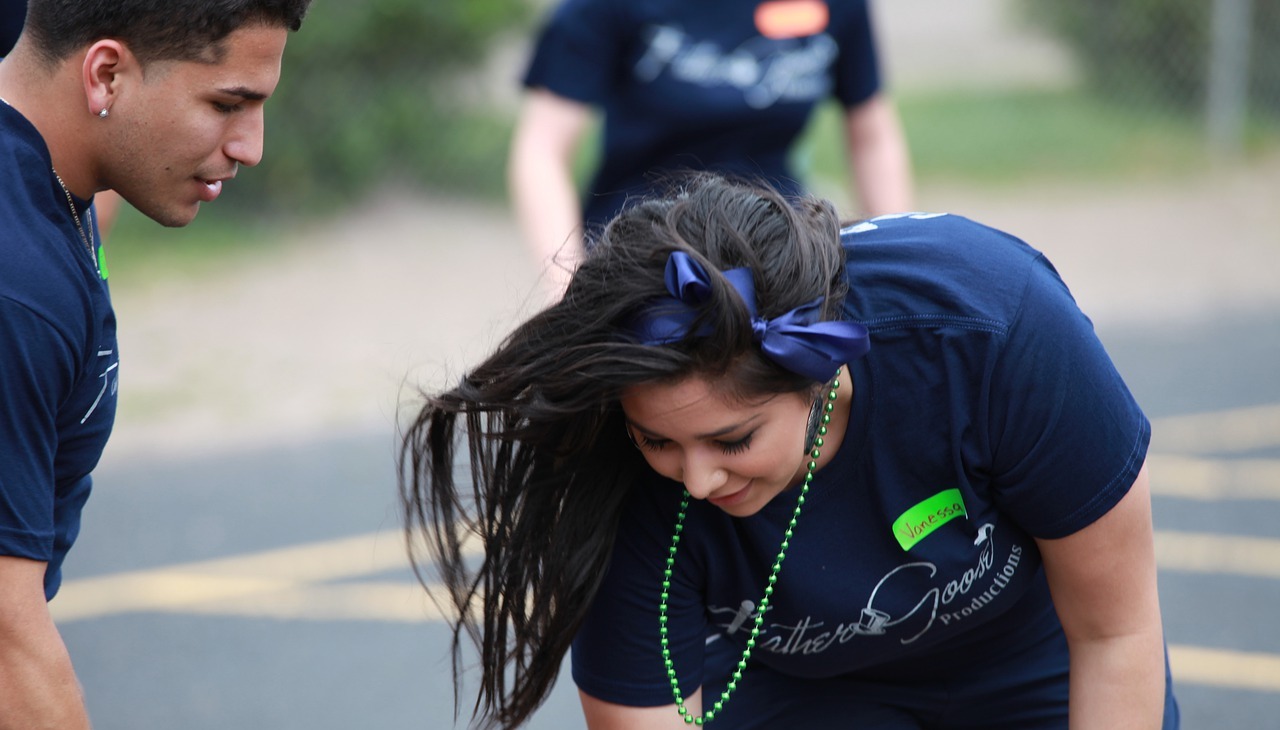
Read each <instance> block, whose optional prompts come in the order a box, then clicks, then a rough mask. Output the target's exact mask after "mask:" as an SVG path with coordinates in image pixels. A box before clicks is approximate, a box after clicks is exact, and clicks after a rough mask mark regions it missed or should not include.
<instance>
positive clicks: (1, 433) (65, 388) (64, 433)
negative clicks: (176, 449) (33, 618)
mask: <svg viewBox="0 0 1280 730" xmlns="http://www.w3.org/2000/svg"><path fill="white" fill-rule="evenodd" d="M51 170H52V164H51V161H50V158H49V150H48V148H47V147H46V146H45V143H44V140H43V139H42V138H41V136H40V134H39V132H37V131H36V129H35V127H33V126H31V124H30V122H28V121H27V120H26V119H25V118H24V117H23V116H22V115H21V114H19V113H18V112H17V111H16V110H14V109H13V108H12V107H10V106H9V105H8V104H4V103H0V262H3V263H2V264H0V403H3V407H2V408H0V554H3V555H11V556H17V557H23V558H30V559H32V560H39V561H44V562H47V563H48V564H49V565H48V568H47V570H46V572H45V584H44V585H45V596H46V597H47V598H52V597H53V595H54V593H56V592H57V590H58V586H59V584H60V582H61V566H62V560H63V557H64V556H65V555H66V553H67V550H68V549H70V547H71V543H72V542H74V541H75V539H76V536H77V534H78V533H79V529H80V512H81V509H82V508H83V507H84V503H85V500H86V499H88V497H89V490H90V486H91V484H92V479H91V477H90V476H89V475H90V472H92V471H93V468H94V467H95V466H96V465H97V463H98V459H99V457H100V456H101V454H102V449H103V447H104V446H105V445H106V442H107V437H108V436H109V435H110V433H111V426H112V423H113V421H114V420H115V412H116V387H117V376H118V365H119V355H118V352H117V347H116V320H115V313H114V312H113V311H112V308H111V296H110V292H109V291H108V289H107V282H106V281H105V280H104V279H103V278H102V277H101V276H100V275H99V274H98V271H97V269H96V268H95V265H94V259H93V257H92V256H91V255H90V253H89V250H88V248H87V247H86V246H85V243H84V241H83V240H82V239H81V238H80V234H79V232H78V231H77V230H76V225H75V222H74V220H73V218H72V217H71V210H70V208H69V207H68V203H67V199H66V196H65V194H64V193H63V191H62V188H61V187H59V186H58V183H57V181H56V180H55V179H54V177H53V173H52V172H51ZM76 207H77V215H79V216H80V220H81V222H82V223H84V225H85V226H86V227H91V225H92V224H90V222H89V216H88V215H87V214H88V211H89V203H88V202H87V201H83V200H77V201H76ZM95 235H96V233H95Z"/></svg>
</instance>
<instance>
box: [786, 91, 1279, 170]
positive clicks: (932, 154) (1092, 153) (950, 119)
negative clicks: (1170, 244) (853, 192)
mask: <svg viewBox="0 0 1280 730" xmlns="http://www.w3.org/2000/svg"><path fill="white" fill-rule="evenodd" d="M897 102H898V106H899V110H900V113H901V115H902V119H903V126H904V127H905V128H906V133H907V137H908V141H909V144H910V146H911V156H912V163H913V166H914V171H915V175H916V177H917V179H919V180H920V181H922V182H964V183H966V184H991V185H1007V184H1013V183H1024V182H1027V181H1028V180H1029V179H1030V180H1046V181H1048V180H1052V181H1068V182H1070V181H1081V182H1088V181H1097V180H1107V179H1130V178H1153V177H1168V176H1173V175H1188V174H1192V173H1194V172H1195V171H1197V170H1198V169H1200V168H1201V167H1202V166H1203V165H1205V164H1206V163H1207V162H1208V160H1209V156H1208V153H1207V151H1206V149H1205V141H1204V131H1203V128H1202V126H1201V125H1200V123H1199V121H1198V120H1196V119H1188V118H1182V117H1176V116H1174V115H1171V114H1169V113H1167V112H1162V111H1160V110H1155V109H1129V108H1123V107H1119V106H1116V105H1113V104H1108V103H1106V102H1104V101H1100V100H1097V99H1095V98H1092V97H1090V96H1088V95H1087V94H1086V93H1085V92H1083V91H1075V90H1065V91H1060V90H1046V91H1038V90H1009V91H963V92H960V91H957V92H948V93H936V94H927V95H925V94H920V95H910V94H907V95H903V96H901V97H899V98H898V99H897ZM839 117H840V115H839V111H838V110H837V109H836V108H835V107H834V106H829V107H825V108H823V109H822V110H821V111H820V113H819V114H818V116H817V118H816V119H815V121H814V123H813V125H812V126H811V128H810V129H809V130H807V132H806V140H805V146H804V147H802V149H803V150H804V155H803V158H802V159H803V160H807V161H808V162H809V163H810V164H808V166H807V170H808V173H809V174H811V175H814V176H817V177H819V178H823V179H837V180H842V179H844V176H845V170H844V162H843V153H842V149H843V142H842V139H841V135H840V126H839V125H840V118H839ZM1246 143H1247V147H1248V151H1250V152H1257V151H1263V150H1266V149H1271V150H1275V149H1277V148H1280V128H1278V127H1277V126H1276V125H1275V124H1274V123H1272V124H1271V125H1270V126H1267V125H1264V124H1262V123H1255V124H1253V125H1252V126H1251V127H1250V130H1249V134H1248V135H1247V141H1246ZM802 164H803V163H802Z"/></svg>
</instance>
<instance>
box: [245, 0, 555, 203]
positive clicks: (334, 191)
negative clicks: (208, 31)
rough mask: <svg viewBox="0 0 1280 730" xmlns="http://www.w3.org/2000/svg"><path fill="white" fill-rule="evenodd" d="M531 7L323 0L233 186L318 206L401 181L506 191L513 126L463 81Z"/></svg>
mask: <svg viewBox="0 0 1280 730" xmlns="http://www.w3.org/2000/svg"><path fill="white" fill-rule="evenodd" d="M529 16H530V12H529V8H528V7H527V5H526V3H525V0H338V1H336V2H335V1H333V0H328V1H326V0H319V1H318V2H316V3H315V4H313V5H312V7H311V11H310V12H309V13H308V16H307V19H306V22H305V24H304V27H303V30H302V32H300V33H298V34H297V35H295V36H292V37H290V39H289V43H288V46H287V47H286V50H285V60H284V68H285V71H284V74H283V76H282V78H281V81H280V86H279V88H278V89H277V90H276V94H275V96H274V97H273V98H272V100H271V101H270V102H269V103H268V104H267V145H266V154H265V156H264V158H263V162H262V164H261V166H260V168H259V169H257V170H255V171H254V172H253V174H249V175H244V176H243V177H241V178H240V179H238V180H237V181H236V184H235V185H234V186H228V188H227V192H228V194H229V195H231V196H232V197H233V199H234V200H236V202H237V203H240V204H243V205H248V206H250V207H258V208H263V207H266V206H270V207H271V208H273V209H277V210H279V209H290V208H292V209H296V210H314V209H316V208H317V207H320V206H331V205H334V204H340V203H342V202H346V201H350V200H351V199H353V198H356V197H359V196H360V195H362V194H365V193H367V192H370V191H371V190H375V189H377V188H378V187H379V186H380V185H385V184H388V183H390V184H395V183H397V182H403V183H408V184H418V185H421V186H424V187H431V186H448V188H449V189H450V190H455V191H460V192H477V191H485V192H490V191H494V190H500V189H501V185H502V160H503V158H504V156H505V149H506V143H507V136H508V134H509V126H508V124H507V123H505V122H504V120H502V119H500V118H498V116H499V115H496V114H495V113H494V112H493V111H492V110H488V109H483V108H477V105H476V104H474V103H465V102H464V100H462V99H460V98H459V97H460V96H461V94H460V93H459V92H460V91H464V89H461V88H460V85H459V84H458V83H457V80H458V79H459V78H462V77H465V75H466V74H467V73H468V72H469V71H474V69H476V67H477V66H479V65H480V64H481V63H482V61H483V60H484V59H485V58H486V57H487V54H488V51H489V47H490V44H491V42H492V41H493V40H494V39H495V37H497V36H498V35H499V34H500V33H502V32H503V31H505V30H508V29H511V28H515V27H519V26H520V24H521V23H523V22H524V21H525V20H526V19H527V18H528V17H529ZM513 83H514V82H513Z"/></svg>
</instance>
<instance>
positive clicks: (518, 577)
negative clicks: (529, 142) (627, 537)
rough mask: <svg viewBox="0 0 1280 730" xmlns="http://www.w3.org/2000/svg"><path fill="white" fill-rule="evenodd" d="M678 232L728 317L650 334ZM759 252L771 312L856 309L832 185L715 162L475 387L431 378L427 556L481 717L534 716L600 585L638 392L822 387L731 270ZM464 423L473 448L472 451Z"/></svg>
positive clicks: (630, 480) (414, 521)
mask: <svg viewBox="0 0 1280 730" xmlns="http://www.w3.org/2000/svg"><path fill="white" fill-rule="evenodd" d="M677 250H682V251H685V252H687V253H689V254H690V255H691V256H693V257H694V258H696V259H697V260H699V261H700V262H701V263H702V264H703V265H704V266H705V267H706V268H707V270H708V271H710V272H712V278H713V285H712V288H713V294H712V298H711V300H710V301H709V302H708V303H707V304H706V305H705V306H704V307H703V308H702V311H701V312H700V313H699V315H698V316H699V320H700V322H698V323H695V325H694V326H691V327H690V331H697V332H709V333H710V334H706V335H700V336H698V337H689V338H686V339H685V340H683V341H681V342H678V343H674V344H669V345H661V346H653V345H644V344H639V343H636V342H634V340H633V338H632V337H631V331H630V328H629V326H628V325H629V323H630V322H631V321H632V320H633V318H634V317H635V316H636V314H637V313H638V312H640V311H642V310H644V308H645V307H647V306H650V305H652V303H653V302H654V301H655V300H657V299H659V298H661V297H664V296H667V292H666V289H665V286H664V283H663V281H664V280H663V272H664V268H665V266H666V262H667V259H668V258H669V257H670V255H671V253H672V252H673V251H677ZM741 266H746V267H749V268H750V269H751V271H752V273H753V276H754V279H755V290H756V300H757V308H758V310H759V311H758V314H759V315H760V316H763V317H767V318H772V317H776V316H778V315H779V314H781V313H783V312H786V311H788V310H790V309H793V308H795V307H798V306H801V305H803V304H805V303H808V302H810V301H813V300H814V299H815V298H817V297H819V296H822V297H825V298H826V299H825V301H826V305H825V309H824V318H825V319H832V318H835V317H837V316H839V310H840V305H841V302H842V301H843V298H844V294H845V291H846V289H845V287H846V283H845V277H844V256H843V253H842V251H841V248H840V246H839V222H838V219H837V217H836V214H835V211H834V210H833V208H832V207H831V205H830V204H829V203H827V202H825V201H820V200H816V199H808V198H806V199H800V200H792V201H789V200H786V199H784V198H782V197H781V196H779V195H777V194H775V193H773V192H770V191H765V190H761V189H758V188H755V187H752V186H749V185H744V184H739V183H734V182H729V181H726V180H724V179H722V178H719V177H715V176H711V175H700V176H696V177H693V178H690V179H688V180H686V181H685V182H684V183H683V184H682V187H681V188H680V189H679V190H678V191H677V192H676V193H674V194H673V195H672V196H671V197H670V198H665V199H660V200H654V201H649V202H644V203H640V204H638V205H636V206H635V207H633V208H631V209H629V210H627V211H626V212H624V213H622V214H621V215H619V216H618V217H617V218H616V219H615V220H614V221H613V222H612V223H611V224H610V225H609V226H608V228H607V229H606V230H605V232H604V234H603V236H602V238H601V240H600V241H599V242H598V244H597V245H596V246H595V247H594V248H593V249H592V251H591V253H590V254H589V255H588V256H587V258H586V260H585V261H584V262H583V263H582V265H581V266H580V267H579V269H578V270H577V271H576V272H575V274H574V276H573V280H572V282H571V283H570V285H569V288H568V290H567V291H566V293H565V296H564V297H563V299H562V300H561V301H560V302H559V303H557V304H555V305H553V306H551V307H550V308H548V309H546V310H544V311H542V312H541V313H539V314H537V315H535V316H534V317H533V318H532V319H530V320H528V321H527V322H525V323H524V324H523V325H521V326H520V327H518V328H517V329H516V330H515V331H514V332H512V333H511V335H510V336H508V337H507V339H506V340H505V341H504V342H503V343H502V344H501V345H500V346H499V347H498V349H497V351H496V352H494V354H493V355H491V356H490V357H489V358H488V359H487V360H485V361H484V362H483V363H482V364H481V365H480V366H478V367H477V368H475V370H474V371H472V372H471V373H470V374H468V375H466V376H465V377H464V378H463V379H462V382H461V383H459V384H458V385H457V387H455V388H453V389H452V390H449V391H447V392H444V393H440V394H438V395H433V396H425V398H424V400H425V402H424V403H423V405H422V406H421V409H420V410H419V411H418V413H417V416H416V418H414V419H413V420H412V422H411V423H409V424H408V425H407V427H406V430H405V432H404V434H403V444H402V446H401V452H400V494H401V499H402V500H403V505H404V509H405V513H406V531H407V536H408V540H409V549H410V558H411V560H412V561H413V565H414V570H415V572H416V573H417V575H418V578H419V580H420V581H421V582H422V583H423V585H424V586H426V587H427V589H428V591H429V592H431V591H432V587H431V585H430V582H429V580H428V577H427V574H428V572H429V568H430V567H431V566H434V569H435V571H436V572H438V574H439V578H440V580H441V582H442V583H443V587H444V589H445V590H446V591H447V598H446V597H445V596H443V595H436V594H434V593H433V596H432V597H433V598H434V599H435V600H436V601H437V602H438V603H440V604H441V605H442V608H445V609H446V611H447V612H448V613H450V614H451V615H452V616H453V618H452V622H453V642H452V647H453V648H452V654H453V676H454V699H455V708H456V703H457V698H458V693H459V688H460V683H461V674H462V672H463V669H464V667H463V663H462V646H461V644H462V641H461V639H462V635H463V634H464V633H465V634H466V635H467V637H468V638H469V639H470V640H471V642H472V643H473V644H474V645H475V646H476V648H477V650H478V651H479V655H480V656H479V658H480V663H481V685H480V690H479V694H478V697H477V699H476V704H475V706H474V707H473V717H472V719H473V721H474V722H475V723H476V724H477V725H479V726H481V727H486V728H489V727H515V726H518V725H520V724H521V723H523V722H524V721H525V720H527V719H528V718H529V716H530V715H531V714H532V713H533V711H534V710H535V709H537V707H538V706H539V705H540V704H542V702H543V701H544V700H545V699H546V697H547V694H548V693H549V692H550V690H551V688H552V686H553V685H554V683H555V680H556V676H557V674H558V673H559V669H560V664H561V660H562V659H563V658H564V655H565V653H566V652H567V651H568V649H569V646H570V643H571V642H572V640H573V636H574V634H575V633H576V632H577V630H578V627H579V626H580V624H581V623H582V621H583V618H584V616H585V615H586V612H587V610H588V608H589V607H590V605H591V602H592V599H593V598H594V596H595V594H596V591H597V590H598V589H599V587H600V583H601V580H602V579H603V577H604V574H605V571H606V570H607V567H608V563H609V557H610V552H611V550H612V548H613V541H614V536H615V534H616V532H617V526H618V520H619V516H620V511H621V507H622V504H623V502H624V500H625V498H626V496H627V493H628V492H629V491H630V489H631V487H632V485H633V484H634V483H635V482H636V481H637V479H638V478H639V477H640V476H641V475H643V474H645V473H646V472H647V470H648V466H647V465H646V464H645V462H644V458H643V456H642V455H641V454H640V453H639V452H638V451H637V450H636V449H635V448H634V447H633V446H632V445H631V444H630V442H629V441H628V440H627V438H626V435H625V430H624V426H623V419H622V414H621V411H620V409H619V407H618V399H619V396H620V394H621V393H622V392H623V391H625V390H626V389H628V388H630V387H632V386H635V385H637V384H641V383H652V382H664V381H672V380H675V379H678V378H681V377H683V376H686V375H689V374H692V373H698V374H702V375H706V376H709V377H712V378H715V379H716V382H717V383H718V384H720V385H722V386H723V387H724V389H725V391H726V394H728V395H731V396H734V397H741V398H750V397H753V396H761V395H766V394H774V393H783V392H798V391H802V390H805V389H812V388H814V387H815V385H816V384H815V383H813V382H811V381H809V380H808V379H806V378H804V377H802V376H799V375H796V374H794V373H791V372H788V371H786V370H783V369H781V368H779V367H777V366H776V365H774V364H773V363H771V362H769V361H768V360H766V359H765V358H764V357H763V356H761V355H760V353H759V351H758V349H757V347H756V346H755V345H754V344H753V342H752V335H751V321H750V316H749V314H748V312H747V310H746V307H745V306H744V305H743V303H742V300H741V299H740V298H739V296H738V295H737V293H736V292H735V291H734V290H733V289H732V287H731V285H729V284H728V282H727V281H726V280H725V279H724V278H723V276H721V275H719V273H718V272H719V271H723V270H725V269H730V268H736V267H741ZM702 322H705V323H707V324H708V325H709V327H707V328H703V327H702V326H701V323H702ZM464 440H465V444H466V456H467V459H468V462H469V463H468V464H460V463H459V460H458V457H459V454H458V453H457V450H458V448H459V447H460V446H461V445H462V443H463V442H464ZM460 474H464V475H465V474H469V486H468V485H467V481H468V479H467V477H466V476H463V477H462V479H461V480H459V479H458V477H459V475H460ZM460 481H461V482H462V483H460ZM470 546H477V547H480V548H482V550H472V549H469V548H470Z"/></svg>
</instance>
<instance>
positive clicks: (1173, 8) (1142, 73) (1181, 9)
mask: <svg viewBox="0 0 1280 730" xmlns="http://www.w3.org/2000/svg"><path fill="white" fill-rule="evenodd" d="M1022 2H1023V7H1024V8H1025V9H1026V10H1027V11H1028V15H1029V17H1030V18H1032V19H1033V20H1034V21H1036V22H1038V23H1041V24H1043V25H1044V26H1045V27H1046V28H1048V29H1049V31H1050V32H1051V33H1052V34H1054V35H1056V36H1057V37H1059V38H1061V39H1062V40H1064V41H1065V42H1066V43H1067V44H1068V46H1070V48H1071V49H1072V50H1073V52H1074V55H1075V56H1076V59H1077V60H1078V62H1079V63H1080V65H1081V68H1082V69H1083V71H1084V74H1085V78H1086V81H1087V83H1088V84H1089V86H1090V88H1092V89H1093V90H1095V91H1097V92H1099V93H1101V94H1102V95H1103V96H1106V97H1108V98H1112V99H1117V100H1122V101H1125V102H1132V103H1138V104H1156V105H1160V106H1163V107H1168V108H1171V109H1175V110H1182V111H1185V112H1189V113H1199V112H1200V111H1202V110H1203V108H1204V103H1205V98H1206V95H1207V92H1208V77H1209V58H1210V51H1211V48H1210V45H1211V41H1212V39H1211V34H1212V16H1213V4H1214V2H1215V0H1022ZM1252 4H1253V22H1252V24H1251V27H1252V38H1251V39H1250V49H1251V53H1250V58H1249V69H1250V79H1249V89H1250V104H1251V106H1253V107H1254V108H1255V109H1257V110H1258V111H1262V112H1266V113H1269V114H1273V115H1280V2H1277V1H1276V0H1253V3H1252Z"/></svg>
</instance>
